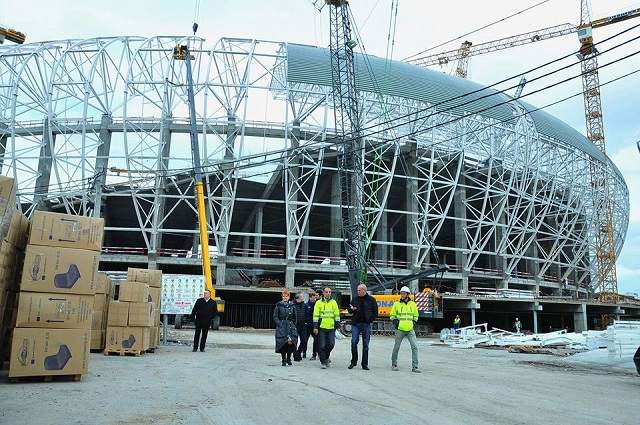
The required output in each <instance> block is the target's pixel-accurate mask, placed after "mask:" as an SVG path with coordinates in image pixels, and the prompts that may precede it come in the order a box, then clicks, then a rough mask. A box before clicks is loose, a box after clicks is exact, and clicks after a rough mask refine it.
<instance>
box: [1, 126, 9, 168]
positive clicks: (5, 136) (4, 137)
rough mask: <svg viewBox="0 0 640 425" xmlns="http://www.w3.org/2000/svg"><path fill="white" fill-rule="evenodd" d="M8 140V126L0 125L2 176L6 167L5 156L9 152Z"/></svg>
mask: <svg viewBox="0 0 640 425" xmlns="http://www.w3.org/2000/svg"><path fill="white" fill-rule="evenodd" d="M8 140H9V133H8V132H7V125H6V124H3V123H0V174H2V168H3V167H4V154H5V152H6V150H7V141H8Z"/></svg>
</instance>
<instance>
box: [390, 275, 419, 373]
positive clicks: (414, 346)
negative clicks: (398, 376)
mask: <svg viewBox="0 0 640 425" xmlns="http://www.w3.org/2000/svg"><path fill="white" fill-rule="evenodd" d="M410 292H411V291H410V290H409V288H407V287H406V286H403V287H402V288H401V289H400V300H399V301H396V302H394V303H393V307H391V321H392V322H393V325H394V326H395V328H396V342H395V344H394V346H393V352H392V354H391V370H399V369H398V351H400V344H402V340H403V339H405V338H407V339H408V340H409V344H410V345H411V371H412V372H415V373H421V371H420V369H418V343H417V341H416V333H415V331H414V330H413V325H414V323H416V322H417V321H418V306H417V305H416V303H415V302H414V301H413V300H411V298H409V293H410Z"/></svg>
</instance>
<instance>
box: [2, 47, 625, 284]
mask: <svg viewBox="0 0 640 425" xmlns="http://www.w3.org/2000/svg"><path fill="white" fill-rule="evenodd" d="M178 43H180V44H188V45H189V49H190V51H191V52H192V54H193V55H194V57H195V58H194V64H193V65H194V66H193V79H194V92H195V105H196V115H197V128H198V131H199V132H200V133H201V141H202V143H201V147H200V149H201V152H200V153H201V160H202V167H203V169H204V171H205V175H206V180H207V184H208V187H209V193H210V197H209V198H208V199H207V209H208V219H209V223H208V230H209V234H210V239H211V242H212V245H214V246H215V247H216V255H217V258H216V261H215V264H214V265H215V267H216V269H217V273H218V279H217V280H218V282H220V281H221V280H220V277H224V273H225V267H226V265H227V264H231V265H233V264H236V263H238V262H239V261H240V259H242V258H244V259H243V260H242V261H245V262H247V261H248V259H249V258H248V257H251V258H255V257H258V260H259V261H260V262H261V263H260V264H263V263H265V262H269V261H270V262H271V263H273V264H277V265H281V266H282V267H283V270H285V273H286V283H287V285H290V286H293V285H294V284H295V283H296V279H297V278H296V270H298V272H299V271H300V270H306V271H309V270H312V269H313V270H325V271H336V272H338V273H344V275H346V272H347V268H346V266H345V265H343V264H342V263H340V261H339V258H344V257H343V253H344V251H343V249H344V248H343V246H342V235H341V230H340V228H339V224H337V223H339V220H335V219H334V218H339V217H340V214H341V208H342V206H341V202H340V196H337V197H336V196H332V194H333V193H334V188H335V187H336V186H335V184H334V182H335V181H336V179H335V178H334V177H335V176H336V172H337V170H338V167H337V163H336V161H335V158H336V154H337V150H336V145H335V141H334V140H333V138H334V136H335V130H334V129H333V128H332V123H333V122H334V117H333V108H332V105H333V99H332V90H331V86H330V78H329V79H328V81H329V84H326V85H315V84H304V83H298V82H295V83H294V82H291V81H290V80H289V78H288V61H289V59H290V58H289V57H288V56H287V52H288V50H287V44H286V43H280V42H271V41H263V40H251V39H231V38H223V39H220V40H219V41H217V42H216V43H215V44H213V45H211V46H209V45H207V44H206V43H205V41H204V40H202V39H200V38H195V37H152V38H139V37H115V38H96V39H88V40H63V41H53V42H46V43H33V44H27V45H23V46H16V47H12V46H5V47H1V48H0V153H1V155H0V161H1V164H2V173H3V174H4V175H8V176H13V177H15V178H16V179H17V180H18V182H19V186H18V188H19V193H18V196H19V207H20V208H22V209H23V210H24V211H25V212H26V213H28V214H30V213H31V211H33V210H34V209H35V208H50V209H54V210H57V211H67V212H69V213H72V214H85V215H90V214H93V215H96V216H97V215H104V214H105V208H106V207H107V206H108V205H109V203H110V202H111V201H113V200H117V199H127V200H130V202H131V204H132V205H133V208H132V209H131V212H130V214H131V216H132V217H134V218H135V219H134V222H135V223H136V224H135V225H131V226H115V225H111V224H110V222H109V220H107V227H106V230H107V232H114V233H116V232H117V233H118V234H123V233H126V234H132V235H133V234H135V235H137V236H139V238H140V240H141V241H142V242H141V244H142V245H141V246H142V248H144V254H145V256H147V257H148V259H149V261H156V259H157V258H159V257H161V256H162V255H163V254H162V251H163V246H165V245H166V242H165V241H163V237H166V235H176V234H177V235H184V236H185V237H188V238H191V239H193V238H194V237H195V235H196V234H197V232H198V230H197V220H196V217H197V213H196V209H195V205H194V204H193V199H192V198H193V197H192V191H193V187H192V184H193V183H192V182H190V181H188V180H187V182H186V183H185V182H184V181H182V182H181V180H180V179H181V178H183V177H180V176H184V175H185V174H188V171H185V170H190V169H191V167H192V165H191V152H190V150H189V148H188V146H189V145H188V119H187V117H188V113H187V102H186V88H185V87H184V85H183V84H182V83H181V82H183V81H184V72H185V69H184V64H182V63H180V61H174V60H173V58H172V50H173V47H174V46H175V45H176V44H178ZM327 58H328V55H327ZM403 66H406V65H403ZM425 72H428V71H425ZM358 103H359V105H360V116H361V120H362V123H363V128H367V130H366V133H365V134H363V140H364V143H365V144H366V146H376V147H378V148H377V152H378V153H379V155H380V158H379V160H376V161H374V160H373V158H372V157H371V156H370V155H369V154H367V155H364V158H363V168H364V171H363V172H364V176H365V185H369V186H367V187H370V188H371V189H370V190H367V189H366V188H365V192H367V194H368V195H369V196H370V197H371V198H372V202H367V203H366V204H365V205H366V206H365V207H364V208H365V214H368V215H370V217H372V219H367V222H368V223H373V224H372V225H373V226H374V227H373V229H371V234H372V235H374V236H372V239H371V240H370V241H369V243H370V245H371V247H372V250H373V252H374V259H375V261H376V262H377V264H378V266H379V267H380V269H381V271H383V272H384V273H395V274H401V273H403V272H404V271H411V270H416V269H420V268H422V267H426V265H428V264H430V263H431V262H432V261H433V259H432V258H430V255H429V251H430V247H431V246H430V245H431V243H435V245H436V246H437V249H438V250H439V251H441V252H443V253H445V255H444V258H445V261H446V262H447V263H448V264H449V265H451V266H452V267H451V271H450V272H449V273H447V274H446V276H445V279H446V278H450V279H456V281H457V282H458V283H459V284H460V288H461V289H462V290H464V287H465V286H464V285H465V282H469V280H471V281H472V282H473V283H476V284H477V283H478V282H480V283H482V282H484V283H486V284H496V285H499V286H502V287H505V286H509V285H514V286H515V287H520V286H522V285H524V286H528V287H536V288H537V287H544V286H549V287H551V288H559V287H560V286H559V285H560V282H562V281H564V280H565V279H568V281H569V282H570V283H574V284H576V285H580V286H582V287H585V288H586V287H587V286H588V285H590V283H591V281H592V280H593V279H594V278H592V276H595V274H594V273H595V269H594V267H595V255H596V254H595V253H596V250H595V247H596V237H595V233H596V225H597V224H596V222H595V215H596V214H595V206H594V204H593V202H591V200H592V199H593V198H592V196H593V193H594V190H595V193H596V194H597V193H599V191H598V188H595V189H594V187H593V185H592V182H591V179H590V177H589V176H590V175H591V170H592V168H594V167H596V168H600V169H601V173H600V175H603V176H607V183H608V184H607V185H605V186H606V187H607V188H608V190H609V191H610V193H609V199H610V202H611V211H612V216H611V225H612V228H613V229H614V233H613V234H614V241H615V248H616V251H617V252H619V251H620V249H621V247H622V244H623V242H624V238H625V235H626V231H627V225H628V219H629V198H628V190H627V187H626V184H625V182H624V180H623V178H622V177H621V175H620V174H619V172H618V171H617V170H616V169H615V166H614V165H613V164H612V163H611V162H610V161H608V160H605V161H602V160H601V159H598V158H599V157H597V156H594V155H592V154H589V153H587V152H588V151H589V150H588V149H579V148H577V147H575V145H574V144H571V143H569V142H568V141H565V140H559V139H553V138H551V137H548V136H546V135H542V134H541V133H540V132H539V131H538V130H537V129H536V126H535V122H534V121H533V120H532V119H531V118H530V115H527V114H524V115H523V111H524V109H523V108H524V107H523V106H522V105H521V104H520V103H519V102H517V101H513V102H511V103H510V105H511V107H512V110H513V116H514V119H512V120H507V121H499V120H497V119H495V118H491V117H488V116H484V115H477V114H473V113H470V112H469V113H464V114H462V115H461V114H459V113H458V114H453V113H452V112H443V111H438V110H436V108H435V106H434V105H432V104H429V103H427V102H423V101H419V100H416V99H409V98H404V97H397V96H392V95H381V94H380V93H374V92H370V91H360V92H358ZM425 111H426V112H425ZM407 116H409V117H412V118H413V119H412V120H408V119H407V118H404V117H407ZM401 117H403V118H401ZM389 118H391V119H392V120H395V121H394V123H395V124H396V125H398V127H396V128H394V129H393V130H392V131H393V135H392V137H390V135H389V133H390V130H389V129H388V128H387V126H388V124H386V125H385V124H384V123H385V121H386V120H387V119H389ZM372 131H379V133H377V134H371V132H372ZM386 140H394V141H396V142H385V141H386ZM380 146H383V149H382V150H381V149H380ZM365 150H366V151H367V152H372V150H370V149H368V148H366V149H365ZM397 163H398V164H400V165H401V166H396V164H397ZM374 178H375V179H378V181H377V182H375V181H374ZM247 181H254V182H258V183H260V185H261V186H260V187H263V188H264V189H263V191H262V192H261V193H260V194H258V195H255V194H254V195H248V194H247V192H242V190H240V188H239V183H243V184H244V183H245V182H247ZM327 191H328V192H329V194H328V195H326V194H325V193H326V192H327ZM372 191H375V193H376V194H375V196H374V195H372V194H371V192H372ZM337 193H338V194H339V188H338V190H337ZM392 195H393V196H392ZM321 199H324V200H321ZM326 199H329V200H328V201H327V200H326ZM185 206H186V211H187V213H186V215H189V214H190V217H189V219H190V220H191V221H190V223H192V226H190V227H179V226H176V225H175V224H173V223H175V219H176V218H177V217H176V216H177V215H181V216H184V215H185V210H184V208H185ZM181 208H182V209H181ZM241 210H242V211H243V212H246V211H250V212H249V213H248V216H249V217H250V219H249V222H247V223H241V224H237V223H235V222H233V216H234V214H238V211H241ZM313 212H322V214H321V218H317V217H319V216H317V215H316V216H314V217H316V218H315V219H314V220H315V221H313V220H312V219H311V217H312V213H313ZM180 218H184V217H180ZM276 219H277V220H282V222H284V223H285V224H284V226H283V230H282V231H274V232H271V233H269V232H266V231H264V230H263V229H264V228H266V226H267V222H268V221H273V220H276ZM317 220H326V224H325V222H324V221H323V222H322V223H318V222H317ZM263 223H264V225H263ZM319 224H321V225H319ZM429 229H430V230H431V234H432V235H433V241H431V240H430V238H429V232H428V230H429ZM368 233H369V232H368ZM269 241H270V243H271V245H269V244H268V243H269ZM112 245H113V246H112V247H111V248H114V247H116V246H119V245H117V242H112ZM196 246H197V242H196ZM325 246H328V247H329V248H327V250H326V252H325V251H324V247H325ZM314 247H315V248H314ZM274 257H275V259H274ZM104 258H105V259H108V258H109V255H108V254H105V257H104ZM324 258H331V266H325V265H323V264H320V263H321V262H323V260H322V259H324ZM334 258H335V259H336V261H337V262H334ZM122 261H126V259H125V258H124V257H122ZM158 261H160V260H158ZM271 263H270V264H271ZM196 264H197V262H196ZM222 281H224V279H222Z"/></svg>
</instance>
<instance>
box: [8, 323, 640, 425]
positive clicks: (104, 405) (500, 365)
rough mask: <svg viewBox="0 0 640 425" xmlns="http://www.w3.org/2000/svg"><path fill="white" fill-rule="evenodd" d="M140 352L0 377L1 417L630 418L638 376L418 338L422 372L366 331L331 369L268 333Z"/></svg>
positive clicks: (15, 420)
mask: <svg viewBox="0 0 640 425" xmlns="http://www.w3.org/2000/svg"><path fill="white" fill-rule="evenodd" d="M192 335H193V330H189V329H185V330H181V331H171V333H170V335H169V337H170V339H171V340H174V341H183V344H178V343H175V342H174V343H172V344H171V345H167V346H162V347H160V348H159V349H158V350H157V351H156V353H155V354H147V355H144V356H142V357H108V356H104V355H103V354H101V353H100V354H98V353H96V354H92V355H91V361H90V366H89V373H88V374H87V375H85V376H83V378H82V381H81V382H50V383H38V382H34V383H31V382H30V383H17V384H9V383H7V371H6V370H4V371H2V372H1V375H0V424H21V423H29V424H31V425H36V424H61V423H64V424H66V425H70V424H129V423H135V424H224V425H229V424H243V425H245V424H278V425H282V424H297V425H299V424H332V425H335V424H342V423H350V424H386V425H388V424H461V423H469V424H471V423H473V424H540V423H562V424H565V425H567V424H586V423H588V424H610V423H616V424H637V423H638V420H639V419H638V409H637V408H635V406H637V401H638V396H639V395H640V377H639V376H637V375H636V374H635V371H632V370H623V369H615V370H608V369H606V368H599V369H593V368H587V367H581V366H575V365H573V366H570V365H568V364H566V363H565V362H563V361H562V360H561V359H560V358H557V357H553V356H549V355H531V354H516V353H508V352H506V351H504V350H489V349H471V350H454V349H452V348H449V347H446V346H443V345H440V344H439V341H438V340H437V339H435V338H433V339H430V338H427V339H420V340H419V350H420V363H421V364H420V366H421V368H422V372H423V373H422V374H415V373H411V368H410V350H409V346H408V343H407V342H406V341H405V343H404V344H403V347H402V350H401V353H400V362H399V366H400V371H398V372H396V371H392V370H390V354H391V349H392V347H393V339H392V338H391V337H383V336H374V337H373V338H372V342H371V350H370V361H369V362H370V367H371V370H370V371H364V370H362V369H360V368H359V367H357V368H354V369H353V370H348V369H347V365H348V364H349V359H350V349H349V340H348V339H342V340H337V341H336V348H335V350H334V353H333V354H332V360H333V361H332V365H331V367H330V368H329V369H327V370H322V369H321V368H320V365H319V363H318V362H317V361H315V362H314V361H310V360H309V359H308V358H307V359H305V360H303V361H302V362H300V363H297V362H294V365H293V366H291V367H282V366H281V364H280V356H279V355H278V354H275V353H274V350H273V345H274V339H273V334H272V333H271V332H266V331H242V330H234V331H232V330H222V331H218V332H210V333H209V342H208V345H207V350H206V352H204V353H200V352H197V353H192V352H191V347H190V345H189V344H190V339H191V337H192Z"/></svg>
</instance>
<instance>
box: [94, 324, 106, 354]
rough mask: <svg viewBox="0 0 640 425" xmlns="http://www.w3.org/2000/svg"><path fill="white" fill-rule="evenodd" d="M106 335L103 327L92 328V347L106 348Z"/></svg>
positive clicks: (95, 348) (96, 348)
mask: <svg viewBox="0 0 640 425" xmlns="http://www.w3.org/2000/svg"><path fill="white" fill-rule="evenodd" d="M104 335H105V331H103V330H102V329H91V349H92V350H104Z"/></svg>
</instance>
